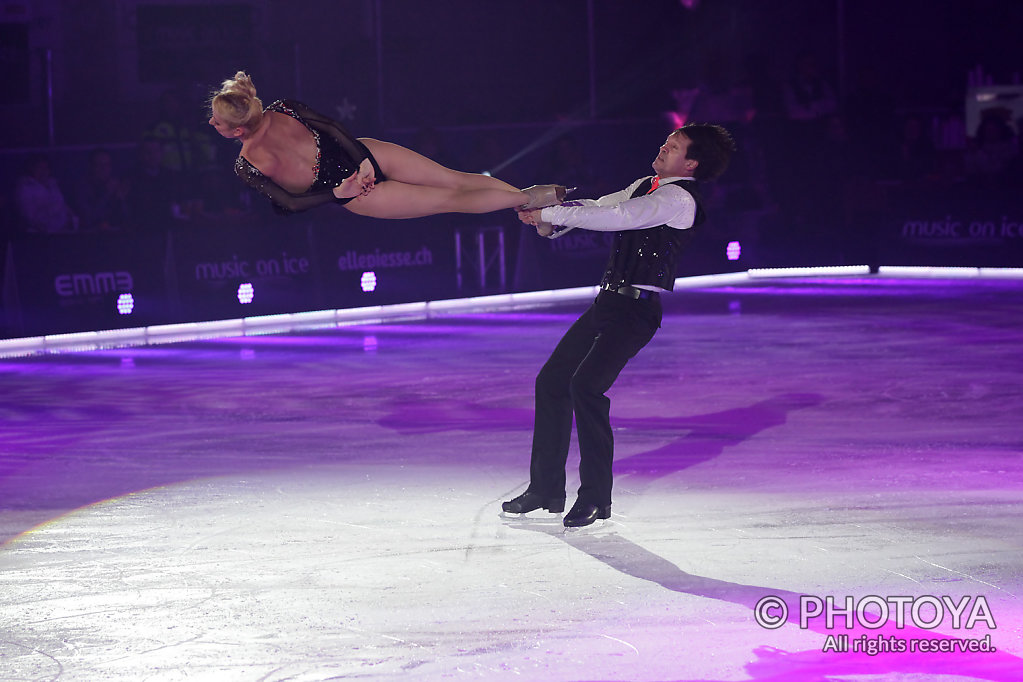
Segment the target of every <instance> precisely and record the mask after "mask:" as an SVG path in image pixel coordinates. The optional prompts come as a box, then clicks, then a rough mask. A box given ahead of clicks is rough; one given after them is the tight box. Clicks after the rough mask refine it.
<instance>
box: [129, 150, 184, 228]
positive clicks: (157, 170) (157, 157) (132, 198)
mask: <svg viewBox="0 0 1023 682" xmlns="http://www.w3.org/2000/svg"><path fill="white" fill-rule="evenodd" d="M179 183H180V176H179V174H177V173H175V172H174V171H171V170H168V169H167V168H166V167H165V166H164V165H163V145H162V144H161V142H160V140H158V139H156V138H153V137H149V136H147V137H145V138H143V140H142V142H140V143H139V147H138V159H137V166H136V170H135V174H134V175H133V176H132V183H131V187H130V189H129V193H128V206H129V209H130V211H131V218H132V222H133V223H134V224H135V228H136V229H137V230H138V231H140V232H143V233H147V232H161V231H166V230H168V229H169V228H170V227H171V225H172V224H173V223H174V218H175V216H176V214H177V213H178V211H179V210H180V207H181V201H182V196H181V191H180V184H179Z"/></svg>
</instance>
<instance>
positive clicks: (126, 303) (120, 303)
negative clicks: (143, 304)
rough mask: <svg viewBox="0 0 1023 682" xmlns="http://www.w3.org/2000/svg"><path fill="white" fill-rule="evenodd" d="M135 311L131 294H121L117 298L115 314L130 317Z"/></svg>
mask: <svg viewBox="0 0 1023 682" xmlns="http://www.w3.org/2000/svg"><path fill="white" fill-rule="evenodd" d="M133 310H135V298H134V297H133V296H132V295H131V294H121V295H120V296H118V297H117V312H119V313H120V314H122V315H131V311H133Z"/></svg>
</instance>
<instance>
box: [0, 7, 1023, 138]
mask: <svg viewBox="0 0 1023 682" xmlns="http://www.w3.org/2000/svg"><path fill="white" fill-rule="evenodd" d="M687 4H688V5H693V4H695V6H694V7H693V8H691V9H690V8H687V7H686V5H687ZM591 10H592V11H591ZM0 21H2V22H3V28H2V32H0V38H2V42H0V60H2V62H3V65H2V72H3V73H4V81H5V85H4V87H3V92H2V94H0V147H3V148H24V147H45V146H48V145H49V143H50V134H49V125H48V113H47V97H46V85H45V68H44V64H45V58H46V54H47V53H48V54H49V55H50V58H51V59H52V62H51V63H52V74H53V103H54V112H53V128H54V139H53V142H55V144H56V145H89V144H99V143H105V144H106V143H118V142H133V141H135V140H136V139H137V137H138V136H139V135H140V134H141V133H142V131H143V130H144V129H145V127H146V125H147V124H148V123H149V122H150V121H151V120H154V119H155V118H157V117H158V116H159V114H160V112H159V111H158V110H157V108H158V104H159V98H160V95H161V93H162V92H163V91H165V90H167V89H168V88H176V89H178V90H179V91H180V92H181V93H182V96H183V98H184V101H185V103H186V105H187V107H188V108H190V109H192V110H193V111H194V116H195V118H196V120H197V121H201V120H203V116H204V111H203V102H202V99H203V97H204V96H205V95H206V94H207V93H208V91H209V90H210V89H211V88H212V87H213V86H214V85H215V84H216V83H217V82H218V81H219V80H221V79H222V78H224V77H225V76H227V75H229V74H231V73H233V71H234V70H236V69H238V68H244V69H246V70H248V71H250V73H251V74H252V75H253V77H254V79H255V81H256V84H257V86H258V87H259V88H260V92H261V93H262V94H264V95H265V97H264V99H265V101H267V102H269V101H271V100H273V99H275V98H277V97H284V96H296V97H300V98H303V99H306V100H308V101H309V102H310V103H311V104H313V105H315V106H318V107H321V108H324V109H331V108H333V107H337V106H347V105H351V107H354V115H353V117H352V118H349V119H347V121H348V123H349V124H350V126H351V127H352V128H353V129H354V130H355V132H356V133H357V134H360V135H381V136H386V135H387V134H388V131H391V130H395V129H407V128H420V127H423V126H436V127H445V126H485V125H497V124H523V123H538V122H549V121H554V120H557V119H564V118H565V117H579V116H582V117H587V118H589V117H594V116H595V117H597V118H611V119H615V118H622V117H649V116H657V115H658V114H659V113H660V112H663V111H665V110H668V109H671V108H672V107H673V105H674V101H673V99H672V98H671V95H670V93H671V91H672V90H674V89H677V88H692V87H697V86H701V87H703V88H704V89H711V88H726V87H732V86H736V85H740V84H743V83H749V82H750V81H751V80H755V79H761V80H763V79H768V78H773V79H776V80H778V81H780V80H783V79H784V78H785V77H786V76H787V74H788V72H789V71H790V70H791V64H792V61H793V59H794V57H795V55H796V54H797V53H798V52H800V51H801V50H810V51H812V52H814V53H815V54H816V55H817V56H818V58H819V60H820V63H821V66H822V68H823V72H824V74H825V76H826V77H827V78H828V79H829V80H830V81H831V83H832V84H833V85H834V86H835V88H836V89H837V90H838V94H839V96H840V97H841V98H842V100H843V101H847V100H848V99H849V98H852V97H855V96H856V95H857V94H858V93H859V92H860V91H861V90H862V88H861V86H862V84H863V83H864V82H865V81H867V80H868V79H869V80H870V81H871V83H872V85H871V87H872V88H873V90H872V92H873V93H874V94H875V95H876V96H877V97H886V98H890V100H891V105H892V106H893V107H895V108H896V109H898V110H902V111H910V110H918V111H928V112H931V111H936V110H942V111H946V110H956V109H959V110H961V108H962V103H963V98H964V94H965V89H966V86H967V72H968V71H969V70H971V69H973V68H974V67H976V66H977V65H980V66H981V67H982V68H983V69H984V70H985V72H986V73H987V74H988V75H990V76H991V77H992V79H993V81H994V82H995V83H1004V84H1008V83H1011V82H1012V80H1013V78H1017V79H1018V77H1019V76H1018V74H1019V73H1020V71H1023V58H1021V56H1023V55H1021V51H1023V41H1021V40H1020V38H1019V37H1020V35H1021V34H1023V3H1021V2H1018V1H1017V0H970V1H969V2H966V1H963V0H944V1H936V2H935V1H928V2H922V1H916V0H911V1H901V2H892V1H891V0H771V1H765V0H700V1H698V2H695V3H694V2H693V1H692V0H687V1H685V2H680V0H635V1H630V2H626V1H625V0H592V1H590V2H587V1H586V0H557V1H555V0H486V1H479V0H433V1H430V2H427V1H424V0H304V1H303V2H290V1H288V2H285V1H284V0H249V1H245V0H235V1H233V2H206V3H195V2H186V1H181V2H171V1H169V0H164V1H163V2H146V1H141V0H89V1H88V2H84V1H81V0H51V1H49V2H29V1H28V0H22V1H20V2H19V1H16V0H7V1H5V2H2V3H0ZM591 39H592V42H591ZM591 85H592V87H593V89H592V92H591ZM349 110H350V107H349Z"/></svg>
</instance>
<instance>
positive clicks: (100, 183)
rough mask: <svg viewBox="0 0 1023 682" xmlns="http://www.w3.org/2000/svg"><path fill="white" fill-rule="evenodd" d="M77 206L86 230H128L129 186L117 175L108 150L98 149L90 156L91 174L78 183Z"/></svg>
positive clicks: (82, 227)
mask: <svg viewBox="0 0 1023 682" xmlns="http://www.w3.org/2000/svg"><path fill="white" fill-rule="evenodd" d="M75 205H76V207H77V208H78V217H79V220H80V226H81V229H82V230H89V231H97V230H123V229H126V228H127V227H128V223H129V220H128V183H127V182H126V181H125V180H124V179H123V178H121V177H119V176H118V175H117V174H116V173H115V172H114V159H113V155H112V154H111V153H110V152H109V151H108V150H106V149H97V150H95V151H93V152H92V154H91V155H90V156H89V172H88V173H87V174H86V175H85V176H83V177H82V179H81V181H80V182H79V183H78V187H77V191H76V193H75Z"/></svg>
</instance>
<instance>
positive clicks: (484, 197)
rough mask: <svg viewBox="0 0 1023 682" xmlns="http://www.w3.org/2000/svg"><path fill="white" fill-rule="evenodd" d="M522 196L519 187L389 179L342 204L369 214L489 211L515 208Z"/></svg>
mask: <svg viewBox="0 0 1023 682" xmlns="http://www.w3.org/2000/svg"><path fill="white" fill-rule="evenodd" d="M381 169H383V164H381ZM385 172H386V171H385ZM388 177H390V176H388ZM482 177H486V176H482ZM523 196H524V195H523V194H522V192H519V191H518V190H512V191H508V190H505V189H493V188H487V189H458V188H451V187H429V186H426V185H412V184H409V183H405V182H401V181H399V180H391V179H388V180H385V181H384V182H381V183H379V184H378V185H377V186H376V187H374V188H373V189H372V190H371V191H370V193H369V194H367V195H365V196H360V197H357V198H355V199H353V200H352V201H349V202H348V203H347V204H345V208H347V209H348V210H349V211H351V212H352V213H358V214H359V215H364V216H369V217H371V218H396V219H397V218H421V217H423V216H428V215H436V214H438V213H489V212H491V211H499V210H501V209H504V208H514V207H516V206H520V205H522V203H523V202H524V201H525V200H524V199H523Z"/></svg>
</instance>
